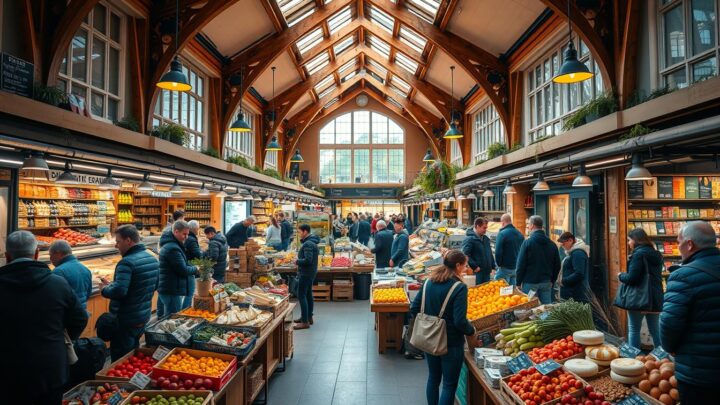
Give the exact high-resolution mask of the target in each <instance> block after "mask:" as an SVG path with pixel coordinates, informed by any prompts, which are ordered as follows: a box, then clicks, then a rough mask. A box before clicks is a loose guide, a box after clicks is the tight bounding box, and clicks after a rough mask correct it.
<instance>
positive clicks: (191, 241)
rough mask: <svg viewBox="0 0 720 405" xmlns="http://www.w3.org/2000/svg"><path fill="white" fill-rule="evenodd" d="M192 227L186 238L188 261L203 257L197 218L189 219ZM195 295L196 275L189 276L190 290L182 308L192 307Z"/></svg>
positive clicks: (189, 224)
mask: <svg viewBox="0 0 720 405" xmlns="http://www.w3.org/2000/svg"><path fill="white" fill-rule="evenodd" d="M188 226H189V227H190V233H189V234H188V238H187V239H186V240H185V256H187V260H188V262H189V261H191V260H193V259H200V258H202V257H203V253H202V250H200V242H199V241H198V237H197V235H198V232H200V223H199V222H198V221H196V220H194V219H193V220H192V221H188ZM193 295H195V275H194V274H193V275H190V276H188V292H187V294H186V295H185V298H183V304H182V308H183V309H185V308H190V307H191V306H192V300H193Z"/></svg>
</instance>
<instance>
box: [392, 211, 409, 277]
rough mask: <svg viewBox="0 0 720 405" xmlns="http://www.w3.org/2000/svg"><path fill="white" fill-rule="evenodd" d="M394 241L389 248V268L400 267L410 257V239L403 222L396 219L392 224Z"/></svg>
mask: <svg viewBox="0 0 720 405" xmlns="http://www.w3.org/2000/svg"><path fill="white" fill-rule="evenodd" d="M393 227H394V229H395V239H393V242H392V246H391V248H390V267H402V266H403V265H404V264H405V262H407V261H408V259H409V256H410V237H409V236H408V233H407V231H406V230H405V221H403V220H402V218H396V219H395V223H393Z"/></svg>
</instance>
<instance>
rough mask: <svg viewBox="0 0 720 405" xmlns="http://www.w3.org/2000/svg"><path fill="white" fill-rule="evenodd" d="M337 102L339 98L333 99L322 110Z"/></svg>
mask: <svg viewBox="0 0 720 405" xmlns="http://www.w3.org/2000/svg"><path fill="white" fill-rule="evenodd" d="M338 101H340V97H335V98H334V99H332V100H330V101H328V102H327V103H326V104H325V106H324V107H323V108H328V107H330V106H331V105H333V104H335V103H337V102H338Z"/></svg>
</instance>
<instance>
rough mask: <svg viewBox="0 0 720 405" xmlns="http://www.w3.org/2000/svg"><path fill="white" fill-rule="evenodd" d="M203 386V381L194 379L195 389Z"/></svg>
mask: <svg viewBox="0 0 720 405" xmlns="http://www.w3.org/2000/svg"><path fill="white" fill-rule="evenodd" d="M203 385H205V381H204V380H203V379H202V378H196V379H195V384H194V387H195V388H197V389H200V388H202V387H203Z"/></svg>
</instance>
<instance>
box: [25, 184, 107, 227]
mask: <svg viewBox="0 0 720 405" xmlns="http://www.w3.org/2000/svg"><path fill="white" fill-rule="evenodd" d="M98 196H106V197H112V195H108V194H106V193H104V192H103V193H102V194H98ZM113 201H114V200H113V199H111V198H101V199H97V200H91V199H72V198H43V197H39V198H38V197H29V196H27V195H26V196H23V197H20V199H19V201H18V228H19V229H23V230H28V231H48V230H55V229H61V228H92V227H98V226H112V224H113V220H114V218H115V212H116V210H115V205H114V204H113ZM91 202H92V203H91Z"/></svg>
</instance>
